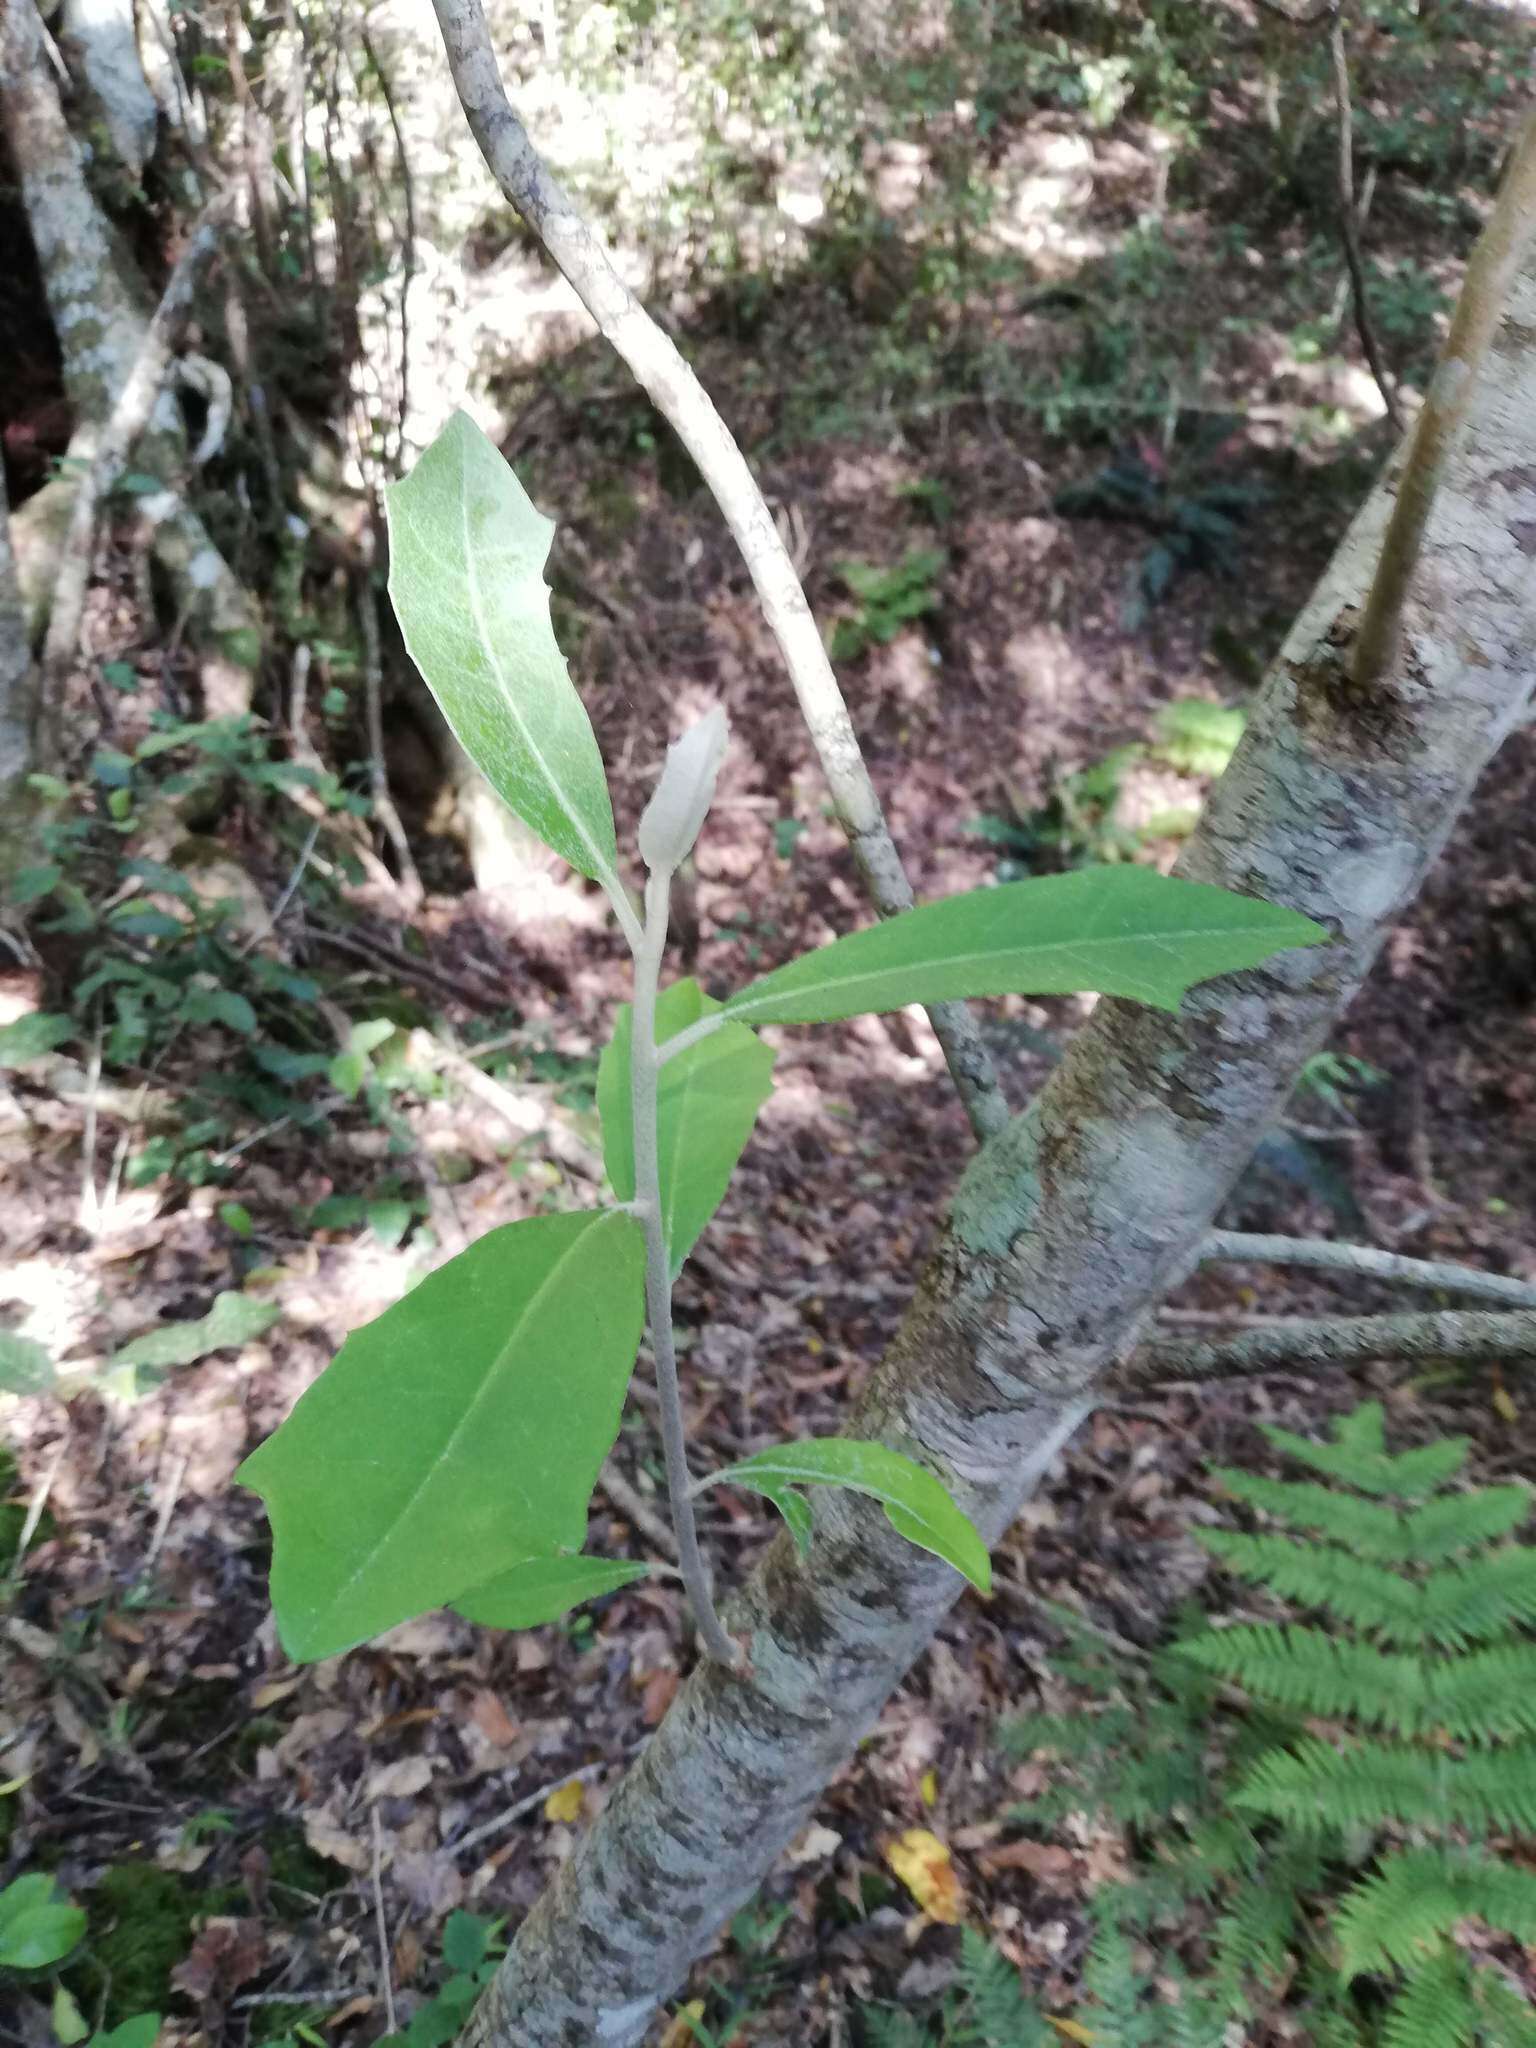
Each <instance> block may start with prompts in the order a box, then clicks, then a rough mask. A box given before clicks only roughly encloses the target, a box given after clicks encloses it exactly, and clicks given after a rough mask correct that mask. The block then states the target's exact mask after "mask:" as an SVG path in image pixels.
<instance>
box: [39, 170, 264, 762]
mask: <svg viewBox="0 0 1536 2048" xmlns="http://www.w3.org/2000/svg"><path fill="white" fill-rule="evenodd" d="M227 211H228V201H227V200H225V199H217V200H215V201H214V202H213V204H212V205H210V206H208V207H205V208H204V210H203V212H202V214H201V215H200V216H199V218H198V221H197V223H196V225H195V226H194V228H193V230H192V232H191V234H190V235H189V236H188V238H187V245H186V247H185V248H184V249H183V250H182V252H181V255H180V256H179V257H178V258H177V260H176V267H175V269H174V270H173V271H172V272H171V275H170V279H169V282H168V283H167V284H166V287H165V290H164V292H163V293H162V294H161V298H160V303H159V305H158V306H157V307H156V308H155V311H154V315H153V317H152V318H151V320H150V323H149V326H148V327H147V328H146V329H145V333H144V342H143V346H142V347H141V348H140V350H139V353H138V358H137V360H136V361H135V363H134V366H133V368H132V369H131V370H130V371H129V373H128V376H127V379H126V380H125V382H124V384H123V388H122V390H121V391H120V392H119V393H118V396H117V403H116V404H115V405H114V406H113V408H112V413H111V416H110V418H109V419H108V421H107V423H106V426H105V427H104V428H103V430H102V434H101V439H100V441H99V442H98V443H97V446H96V453H95V455H94V457H93V458H92V461H91V466H90V468H89V469H88V470H86V472H85V474H84V475H83V476H82V477H81V478H80V481H79V483H78V484H77V485H76V487H75V497H74V504H73V506H72V508H71V511H70V515H69V532H68V534H67V535H66V537H65V541H64V547H63V550H62V552H61V555H60V558H59V573H58V578H57V581H56V582H55V584H54V587H53V600H52V606H51V609H50V612H49V617H48V637H47V639H46V640H45V641H44V643H43V660H42V681H41V689H40V699H39V701H40V707H41V711H42V717H43V721H44V727H45V735H46V739H47V745H46V747H45V753H46V754H47V755H48V756H49V757H53V756H55V755H56V754H57V744H56V742H57V739H58V736H59V735H58V715H59V710H60V699H61V696H62V693H63V684H64V680H65V677H66V676H67V675H68V673H69V670H70V669H71V668H72V667H73V665H74V661H75V656H76V654H77V652H78V650H79V646H80V623H81V620H82V618H83V616H84V613H85V595H86V591H87V590H88V589H89V588H90V581H91V560H92V556H93V554H94V552H95V549H94V543H95V538H96V516H97V512H98V509H99V507H100V505H101V502H102V500H103V499H104V498H105V497H106V496H107V494H108V492H109V491H110V490H111V489H112V487H113V486H114V484H116V482H117V480H118V478H119V477H120V476H121V475H122V473H123V471H124V469H126V467H127V465H128V457H129V455H130V454H131V452H132V450H133V445H134V443H135V442H136V441H137V440H138V438H139V436H140V435H141V434H142V433H143V432H144V430H145V428H146V427H147V426H148V425H149V422H150V415H151V414H152V413H153V411H154V409H155V401H156V400H157V399H158V397H159V396H160V390H161V387H162V386H163V384H164V383H165V380H166V377H167V375H168V374H169V371H170V367H171V354H172V341H173V338H174V336H175V333H176V330H177V328H178V327H179V325H180V323H181V320H182V317H183V315H184V314H185V312H186V310H187V307H188V305H189V303H190V301H191V298H192V292H193V288H194V286H195V285H196V282H197V276H198V272H199V271H200V270H201V269H202V267H203V265H204V263H205V262H206V261H207V260H208V258H209V257H210V256H211V255H212V254H213V251H214V249H215V248H216V247H217V246H218V240H219V234H220V232H221V230H222V228H223V225H224V219H225V215H226V213H227Z"/></svg>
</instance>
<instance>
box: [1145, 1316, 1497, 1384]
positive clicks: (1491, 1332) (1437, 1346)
mask: <svg viewBox="0 0 1536 2048" xmlns="http://www.w3.org/2000/svg"><path fill="white" fill-rule="evenodd" d="M1369 1358H1393V1359H1401V1360H1403V1361H1404V1363H1407V1364H1413V1365H1431V1364H1450V1365H1492V1364H1497V1363H1499V1362H1500V1361H1501V1360H1504V1359H1527V1358H1536V1310H1529V1309H1516V1310H1513V1311H1510V1312H1507V1313H1503V1314H1501V1313H1499V1312H1498V1311H1496V1310H1490V1309H1437V1310H1431V1311H1430V1312H1429V1313H1428V1314H1425V1315H1403V1316H1321V1317H1317V1318H1315V1319H1314V1318H1311V1317H1305V1316H1298V1317H1297V1318H1296V1319H1295V1320H1294V1321H1292V1322H1287V1323H1280V1324H1276V1325H1274V1326H1272V1327H1270V1328H1268V1329H1263V1330H1245V1331H1243V1333H1242V1334H1241V1335H1240V1336H1235V1337H1211V1338H1207V1339H1204V1340H1203V1341H1200V1342H1196V1343H1190V1342H1189V1341H1188V1340H1187V1339H1185V1338H1181V1337H1154V1338H1152V1339H1151V1340H1150V1342H1148V1343H1146V1344H1143V1345H1142V1346H1141V1348H1140V1349H1139V1350H1138V1351H1137V1352H1136V1354H1135V1356H1134V1357H1133V1358H1132V1360H1131V1362H1130V1364H1129V1365H1128V1366H1127V1367H1126V1368H1125V1371H1124V1373H1123V1374H1122V1376H1121V1378H1122V1381H1123V1383H1124V1384H1126V1385H1128V1386H1132V1387H1155V1386H1159V1385H1161V1384H1162V1383H1163V1382H1164V1381H1166V1380H1213V1379H1237V1378H1240V1377H1242V1376H1243V1375H1245V1374H1250V1373H1262V1372H1273V1371H1275V1370H1276V1369H1277V1368H1286V1369H1290V1370H1293V1371H1294V1370H1295V1369H1296V1368H1297V1367H1298V1366H1299V1367H1304V1368H1305V1369H1306V1370H1308V1371H1311V1372H1321V1371H1323V1370H1324V1369H1326V1368H1328V1367H1330V1366H1336V1365H1358V1364H1360V1363H1361V1362H1362V1360H1365V1359H1369Z"/></svg>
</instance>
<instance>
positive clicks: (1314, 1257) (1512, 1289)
mask: <svg viewBox="0 0 1536 2048" xmlns="http://www.w3.org/2000/svg"><path fill="white" fill-rule="evenodd" d="M1200 1260H1201V1263H1202V1265H1209V1264H1214V1263H1217V1262H1221V1263H1226V1262H1228V1261H1230V1262H1231V1263H1233V1264H1245V1263H1246V1264H1250V1265H1255V1266H1310V1267H1313V1268H1316V1269H1318V1270H1320V1271H1324V1272H1334V1273H1348V1274H1352V1275H1353V1276H1354V1277H1356V1278H1357V1279H1361V1280H1384V1281H1387V1282H1388V1283H1389V1284H1391V1285H1393V1286H1396V1287H1426V1288H1435V1289H1438V1290H1439V1291H1441V1292H1442V1293H1445V1294H1464V1295H1466V1296H1467V1298H1468V1299H1469V1300H1471V1301H1501V1302H1503V1303H1504V1304H1505V1305H1506V1307H1509V1308H1536V1282H1532V1281H1529V1280H1512V1279H1510V1278H1509V1277H1508V1275H1506V1274H1504V1273H1481V1272H1479V1271H1478V1269H1477V1268H1476V1267H1475V1266H1456V1265H1452V1264H1450V1263H1449V1262H1448V1261H1446V1260H1442V1259H1406V1258H1404V1257H1403V1256H1402V1255H1401V1253H1399V1252H1384V1251H1378V1250H1377V1249H1376V1247H1375V1246H1374V1245H1368V1244H1340V1243H1338V1242H1336V1240H1335V1239H1333V1238H1331V1237H1262V1236H1250V1235H1249V1234H1248V1233H1247V1232H1246V1231H1241V1230H1213V1231H1212V1232H1211V1234H1210V1236H1209V1237H1208V1238H1207V1239H1206V1241H1205V1243H1204V1244H1203V1245H1202V1246H1201V1249H1200Z"/></svg>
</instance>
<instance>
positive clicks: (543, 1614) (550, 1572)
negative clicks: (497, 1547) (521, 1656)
mask: <svg viewBox="0 0 1536 2048" xmlns="http://www.w3.org/2000/svg"><path fill="white" fill-rule="evenodd" d="M649 1570H650V1566H649V1565H644V1564H636V1563H635V1562H634V1561H633V1560H632V1559H630V1558H622V1557H530V1558H528V1559H526V1560H525V1561H524V1562H523V1563H522V1564H515V1565H513V1567H512V1569H511V1570H510V1571H506V1572H498V1573H497V1575H496V1577H495V1578H494V1579H488V1580H487V1581H486V1582H485V1584H484V1585H483V1586H475V1587H473V1588H472V1589H471V1590H470V1591H469V1592H468V1593H460V1594H459V1595H458V1597H457V1598H456V1599H455V1600H454V1602H453V1603H452V1604H453V1606H454V1609H455V1611H456V1612H457V1613H459V1614H462V1615H463V1616H464V1618H465V1619H466V1620H467V1621H479V1622H484V1623H485V1624H486V1626H487V1627H488V1628H537V1627H538V1626H539V1624H540V1623H541V1622H545V1621H554V1620H555V1619H556V1617H557V1616H559V1615H562V1614H564V1613H566V1612H567V1611H568V1610H569V1609H570V1608H572V1607H576V1606H579V1605H580V1603H581V1602H582V1601H583V1600H596V1599H597V1598H598V1596H599V1595H600V1594H603V1593H612V1592H615V1591H617V1589H618V1588H619V1587H620V1586H628V1585H630V1584H631V1583H632V1582H633V1581H634V1580H636V1579H643V1578H644V1577H645V1576H646V1574H647V1573H648V1572H649Z"/></svg>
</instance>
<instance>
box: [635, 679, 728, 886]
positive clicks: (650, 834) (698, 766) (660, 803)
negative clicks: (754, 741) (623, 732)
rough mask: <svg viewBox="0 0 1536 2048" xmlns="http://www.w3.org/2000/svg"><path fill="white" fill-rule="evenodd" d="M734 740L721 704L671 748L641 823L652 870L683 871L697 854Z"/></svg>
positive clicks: (642, 854)
mask: <svg viewBox="0 0 1536 2048" xmlns="http://www.w3.org/2000/svg"><path fill="white" fill-rule="evenodd" d="M729 736H730V728H729V727H728V726H727V724H726V722H725V713H724V712H723V711H722V710H721V708H720V706H719V705H718V704H717V705H716V706H715V707H714V709H713V710H712V711H706V712H705V714H704V716H703V717H702V718H701V719H699V720H698V722H697V724H694V725H690V726H689V728H688V730H687V731H686V732H685V733H684V734H683V736H682V738H681V739H680V740H674V741H673V742H672V744H671V746H670V747H668V749H667V759H666V763H665V765H664V767H663V768H662V771H661V779H660V781H659V782H658V783H657V784H656V791H655V794H654V795H653V796H652V798H651V800H650V802H649V803H648V804H647V805H646V807H645V810H644V813H643V814H642V816H641V819H640V834H639V837H640V857H641V859H642V860H643V861H644V862H645V864H646V866H647V867H648V868H651V869H652V870H656V869H659V868H668V869H671V868H675V867H678V866H680V865H681V864H682V862H683V861H685V860H686V859H687V858H688V855H689V854H690V853H691V852H692V850H693V842H694V841H695V839H697V838H698V836H699V827H700V826H701V825H702V824H703V823H704V817H705V813H706V812H707V811H708V809H709V807H710V804H711V803H712V802H713V801H714V795H715V777H716V776H717V775H718V774H719V772H720V763H721V762H722V761H723V760H724V759H725V744H726V741H727V739H728V738H729Z"/></svg>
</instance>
